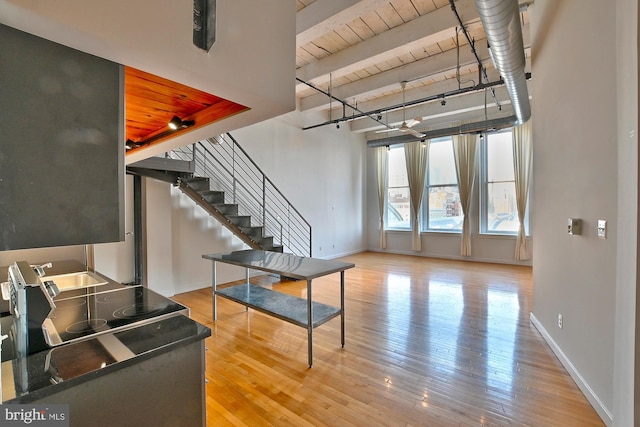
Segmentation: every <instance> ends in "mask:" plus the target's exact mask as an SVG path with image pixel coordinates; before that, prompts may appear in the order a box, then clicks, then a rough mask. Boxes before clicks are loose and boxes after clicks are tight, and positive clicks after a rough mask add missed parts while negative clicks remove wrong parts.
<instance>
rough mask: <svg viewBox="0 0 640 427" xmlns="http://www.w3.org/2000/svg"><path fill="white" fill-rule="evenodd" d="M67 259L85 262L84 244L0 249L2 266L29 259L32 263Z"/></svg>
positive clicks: (1, 279)
mask: <svg viewBox="0 0 640 427" xmlns="http://www.w3.org/2000/svg"><path fill="white" fill-rule="evenodd" d="M65 260H71V261H78V262H80V263H82V264H84V263H85V247H84V245H81V246H64V247H53V248H38V249H19V250H15V251H0V266H9V265H11V264H13V263H14V262H16V261H27V262H29V263H30V264H44V263H47V262H55V261H65ZM5 280H6V278H4V277H0V281H5Z"/></svg>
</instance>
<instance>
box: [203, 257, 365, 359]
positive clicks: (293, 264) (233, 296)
mask: <svg viewBox="0 0 640 427" xmlns="http://www.w3.org/2000/svg"><path fill="white" fill-rule="evenodd" d="M202 258H204V259H208V260H211V261H213V273H212V275H213V284H212V298H213V321H214V322H215V321H216V320H217V313H216V296H220V297H223V298H227V299H229V300H231V301H235V302H237V303H239V304H242V305H244V306H245V307H247V308H253V309H254V310H257V311H260V312H262V313H265V314H268V315H271V316H274V317H277V318H278V319H281V320H284V321H286V322H289V323H293V324H294V325H298V326H300V327H303V328H306V329H307V337H308V343H307V345H308V356H309V367H311V365H312V364H313V328H316V327H318V326H320V325H322V324H324V323H326V322H328V321H329V320H331V319H333V318H334V317H336V316H340V319H341V325H340V332H341V343H342V347H344V272H345V270H348V269H350V268H353V267H355V264H351V263H347V262H341V261H332V260H323V259H317V258H309V257H300V256H296V255H291V254H283V253H278V252H270V251H259V250H243V251H235V252H229V253H221V254H208V255H202ZM218 262H221V263H225V264H233V265H237V266H240V267H245V268H246V282H245V283H241V284H239V285H234V286H230V287H226V288H223V289H217V285H218V283H217V278H216V264H217V263H218ZM251 269H253V270H261V271H266V272H269V273H275V274H279V275H281V276H284V277H290V278H292V279H299V280H306V281H307V298H306V299H304V298H298V297H294V296H292V295H287V294H284V293H281V292H276V291H273V290H270V289H266V288H263V287H260V286H256V285H252V284H251V283H249V271H250V270H251ZM338 272H340V308H337V307H332V306H329V305H325V304H321V303H317V302H313V301H312V297H311V281H312V280H313V279H315V278H317V277H321V276H326V275H328V274H332V273H338Z"/></svg>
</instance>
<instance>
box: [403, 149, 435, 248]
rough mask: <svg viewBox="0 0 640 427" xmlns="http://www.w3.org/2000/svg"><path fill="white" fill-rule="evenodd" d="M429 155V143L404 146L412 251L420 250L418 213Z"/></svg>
mask: <svg viewBox="0 0 640 427" xmlns="http://www.w3.org/2000/svg"><path fill="white" fill-rule="evenodd" d="M428 155H429V141H426V142H424V143H423V142H420V141H416V142H410V143H407V144H405V145H404V157H405V161H406V163H407V178H409V195H410V198H411V234H412V245H411V246H412V248H413V250H414V251H420V250H422V243H421V242H420V221H419V217H418V212H420V205H421V204H422V193H423V192H424V179H425V175H426V172H427V157H428Z"/></svg>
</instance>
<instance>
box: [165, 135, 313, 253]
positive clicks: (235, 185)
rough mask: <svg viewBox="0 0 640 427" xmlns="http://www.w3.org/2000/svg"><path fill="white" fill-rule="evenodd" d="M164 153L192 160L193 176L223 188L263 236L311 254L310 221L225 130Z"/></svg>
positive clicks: (229, 200)
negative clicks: (261, 229)
mask: <svg viewBox="0 0 640 427" xmlns="http://www.w3.org/2000/svg"><path fill="white" fill-rule="evenodd" d="M166 155H167V157H169V158H173V159H180V160H192V161H194V163H195V173H194V175H195V176H199V177H203V178H209V181H210V189H211V190H216V191H224V193H225V203H231V204H237V205H238V215H248V216H251V218H252V222H253V221H254V219H255V220H256V221H260V222H261V223H260V224H252V225H256V226H258V225H261V226H262V227H263V236H273V240H274V244H280V245H282V246H283V250H284V252H288V253H292V254H295V255H299V256H311V255H312V251H311V249H312V246H311V225H310V224H309V222H308V221H307V220H306V219H305V218H304V217H303V216H302V215H301V214H300V212H298V210H297V209H296V208H295V207H294V206H293V205H292V204H291V203H290V202H289V200H288V199H287V198H286V197H285V196H284V195H283V194H282V192H281V191H280V190H279V189H278V188H277V187H276V186H275V185H274V184H273V182H271V180H270V179H269V178H268V177H267V176H266V175H265V174H264V173H263V172H262V170H261V169H260V168H259V167H258V165H257V164H256V163H255V162H254V161H253V160H252V159H251V158H250V157H249V155H248V154H247V153H246V152H245V151H244V149H243V148H242V147H240V145H239V144H238V142H237V141H236V140H235V139H234V138H233V136H231V134H229V133H227V134H224V135H219V136H217V137H213V138H208V139H206V140H203V141H199V142H196V143H195V144H192V145H190V146H185V147H180V148H177V149H175V150H173V151H171V152H168V153H167V154H166Z"/></svg>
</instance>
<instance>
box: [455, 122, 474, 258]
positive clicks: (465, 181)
mask: <svg viewBox="0 0 640 427" xmlns="http://www.w3.org/2000/svg"><path fill="white" fill-rule="evenodd" d="M452 139H453V157H454V159H455V162H456V175H457V177H458V190H459V191H460V204H461V207H462V215H463V218H464V219H463V221H462V243H461V247H460V253H461V254H462V255H463V256H469V255H471V228H470V226H469V211H470V209H471V194H472V193H473V183H474V181H475V177H476V160H477V158H478V135H454V136H453V138H452Z"/></svg>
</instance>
